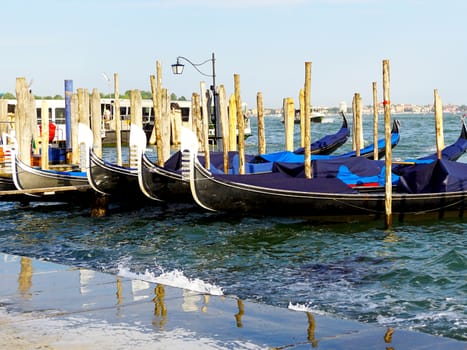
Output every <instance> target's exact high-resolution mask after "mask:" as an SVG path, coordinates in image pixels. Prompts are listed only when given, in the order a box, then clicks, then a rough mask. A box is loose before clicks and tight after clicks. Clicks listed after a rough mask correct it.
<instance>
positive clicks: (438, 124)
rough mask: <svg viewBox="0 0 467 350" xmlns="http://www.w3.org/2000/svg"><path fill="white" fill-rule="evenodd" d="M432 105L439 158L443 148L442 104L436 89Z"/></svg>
mask: <svg viewBox="0 0 467 350" xmlns="http://www.w3.org/2000/svg"><path fill="white" fill-rule="evenodd" d="M434 107H435V129H436V154H437V158H438V159H441V155H442V151H443V148H444V133H443V104H442V103H441V97H439V95H438V90H437V89H435V90H434Z"/></svg>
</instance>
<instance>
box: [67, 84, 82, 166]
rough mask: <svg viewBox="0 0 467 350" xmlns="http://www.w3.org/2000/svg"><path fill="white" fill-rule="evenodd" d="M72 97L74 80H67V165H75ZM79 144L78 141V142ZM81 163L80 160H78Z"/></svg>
mask: <svg viewBox="0 0 467 350" xmlns="http://www.w3.org/2000/svg"><path fill="white" fill-rule="evenodd" d="M72 96H73V80H70V79H67V80H65V140H66V141H65V144H66V163H67V164H75V163H74V160H75V159H74V158H73V154H72V151H73V144H72V136H71V130H72V125H73V124H72V119H71V113H72ZM76 143H78V141H76ZM78 162H79V160H78Z"/></svg>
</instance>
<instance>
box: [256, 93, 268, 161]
mask: <svg viewBox="0 0 467 350" xmlns="http://www.w3.org/2000/svg"><path fill="white" fill-rule="evenodd" d="M256 108H257V110H258V153H259V154H265V153H266V133H265V130H264V105H263V94H262V93H261V92H258V93H257V94H256Z"/></svg>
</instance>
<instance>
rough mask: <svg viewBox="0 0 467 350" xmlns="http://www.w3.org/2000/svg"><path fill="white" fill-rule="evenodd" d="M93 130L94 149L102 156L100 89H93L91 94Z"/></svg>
mask: <svg viewBox="0 0 467 350" xmlns="http://www.w3.org/2000/svg"><path fill="white" fill-rule="evenodd" d="M91 130H92V137H93V146H92V148H93V150H94V153H96V155H97V156H98V157H102V136H101V132H102V116H101V96H100V95H99V91H98V90H97V89H96V88H94V89H92V95H91Z"/></svg>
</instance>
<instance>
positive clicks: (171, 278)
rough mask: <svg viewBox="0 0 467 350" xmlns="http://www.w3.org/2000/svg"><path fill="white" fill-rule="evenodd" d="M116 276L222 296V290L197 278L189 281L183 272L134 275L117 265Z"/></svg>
mask: <svg viewBox="0 0 467 350" xmlns="http://www.w3.org/2000/svg"><path fill="white" fill-rule="evenodd" d="M118 270H119V271H118V275H119V276H122V277H127V278H132V279H137V280H142V281H146V282H151V283H160V284H164V285H167V286H171V287H176V288H183V289H187V290H191V291H193V292H198V293H204V294H210V295H224V293H223V291H222V288H221V287H218V286H216V285H214V284H210V283H208V282H204V281H202V280H200V279H199V278H194V279H190V278H188V277H186V276H185V275H184V274H183V271H180V270H177V269H175V270H173V271H170V272H164V271H163V270H162V269H161V274H160V275H159V276H156V275H155V274H154V272H151V271H149V270H146V271H145V272H144V273H135V272H132V271H130V270H129V269H128V268H127V267H126V266H123V265H119V267H118Z"/></svg>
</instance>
